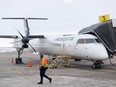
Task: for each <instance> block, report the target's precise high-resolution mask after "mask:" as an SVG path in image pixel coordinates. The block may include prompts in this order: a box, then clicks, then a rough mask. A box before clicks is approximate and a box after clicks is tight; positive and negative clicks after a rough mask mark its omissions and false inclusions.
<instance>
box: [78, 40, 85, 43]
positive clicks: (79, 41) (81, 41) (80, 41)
mask: <svg viewBox="0 0 116 87" xmlns="http://www.w3.org/2000/svg"><path fill="white" fill-rule="evenodd" d="M77 43H79V44H83V43H85V41H84V39H79V40H78V41H77Z"/></svg>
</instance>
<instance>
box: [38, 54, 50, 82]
mask: <svg viewBox="0 0 116 87" xmlns="http://www.w3.org/2000/svg"><path fill="white" fill-rule="evenodd" d="M47 69H48V66H47V61H46V58H45V57H43V55H42V54H41V55H40V79H41V80H40V82H38V84H43V77H45V78H47V79H48V80H49V82H50V83H51V82H52V78H50V77H48V76H47V75H46V74H45V72H46V70H47Z"/></svg>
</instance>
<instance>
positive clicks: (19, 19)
mask: <svg viewBox="0 0 116 87" xmlns="http://www.w3.org/2000/svg"><path fill="white" fill-rule="evenodd" d="M2 19H19V20H20V19H23V20H25V19H28V20H48V18H2Z"/></svg>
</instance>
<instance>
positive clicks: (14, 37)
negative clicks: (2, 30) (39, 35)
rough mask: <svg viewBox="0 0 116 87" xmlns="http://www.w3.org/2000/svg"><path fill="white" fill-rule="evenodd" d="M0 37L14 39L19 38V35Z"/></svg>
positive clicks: (0, 36) (1, 36)
mask: <svg viewBox="0 0 116 87" xmlns="http://www.w3.org/2000/svg"><path fill="white" fill-rule="evenodd" d="M0 38H12V39H17V38H18V36H17V35H0Z"/></svg>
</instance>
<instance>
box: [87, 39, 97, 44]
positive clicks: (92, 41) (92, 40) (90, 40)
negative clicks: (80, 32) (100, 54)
mask: <svg viewBox="0 0 116 87" xmlns="http://www.w3.org/2000/svg"><path fill="white" fill-rule="evenodd" d="M85 42H86V43H87V44H89V43H95V40H94V39H85Z"/></svg>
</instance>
